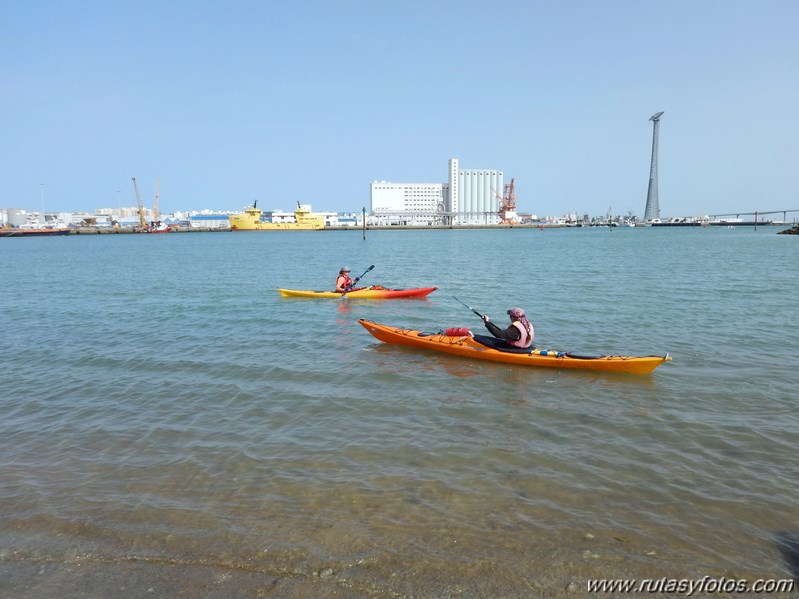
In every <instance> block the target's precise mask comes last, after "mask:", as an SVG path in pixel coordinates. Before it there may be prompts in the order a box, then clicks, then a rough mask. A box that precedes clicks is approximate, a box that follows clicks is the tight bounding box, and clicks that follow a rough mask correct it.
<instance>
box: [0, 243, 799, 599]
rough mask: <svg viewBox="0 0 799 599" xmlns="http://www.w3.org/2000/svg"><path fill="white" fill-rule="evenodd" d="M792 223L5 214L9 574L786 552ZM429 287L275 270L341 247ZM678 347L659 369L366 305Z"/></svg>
mask: <svg viewBox="0 0 799 599" xmlns="http://www.w3.org/2000/svg"><path fill="white" fill-rule="evenodd" d="M778 230H779V229H778V228H775V227H759V228H758V229H757V230H754V229H752V228H746V227H738V228H736V229H723V228H713V227H711V228H709V229H700V228H687V229H640V228H637V229H632V228H628V229H614V230H610V229H570V230H563V229H561V230H545V231H539V230H533V229H513V230H503V231H489V230H467V231H457V230H445V231H369V232H368V233H367V239H366V240H365V241H364V240H362V239H361V232H360V231H357V232H355V231H348V232H338V231H335V232H334V231H325V232H308V233H288V234H286V233H278V234H266V233H252V234H247V233H244V234H242V233H196V234H170V235H139V236H135V235H118V236H116V235H102V236H69V237H66V238H39V239H19V240H8V241H3V242H2V244H0V255H2V257H3V258H4V260H3V264H4V268H3V274H4V282H5V283H4V285H3V287H2V290H0V307H2V314H0V324H2V328H3V331H4V335H3V336H2V338H0V355H2V364H3V369H2V372H3V375H4V376H3V381H4V382H3V386H2V389H3V390H2V392H1V393H0V415H1V416H2V418H0V595H3V596H9V597H41V596H49V595H54V594H60V595H65V596H72V595H70V592H69V591H70V590H74V591H75V593H74V594H75V595H78V591H80V593H83V594H80V595H79V596H82V597H89V598H95V597H98V598H99V597H107V596H111V595H114V596H140V595H144V594H146V595H147V596H154V597H174V596H187V597H188V596H203V597H216V596H219V597H230V596H259V595H260V596H281V597H308V596H315V597H443V596H462V597H482V596H489V597H496V596H506V597H528V596H531V595H533V596H538V595H544V596H558V595H559V594H565V595H568V594H569V593H570V592H573V590H574V589H575V588H576V589H580V590H581V589H584V588H585V583H586V581H587V580H588V579H591V578H622V577H624V578H626V577H634V578H658V577H663V576H666V577H675V578H701V577H702V576H716V577H719V576H727V577H743V578H750V579H755V578H788V577H790V576H791V575H792V573H791V570H790V567H789V564H788V563H787V561H788V560H789V559H790V557H791V556H790V554H788V555H786V554H785V552H784V551H782V552H781V550H780V547H779V545H778V543H777V541H778V539H779V538H780V535H783V536H786V535H787V537H788V538H793V535H797V533H799V518H798V516H799V505H798V503H799V502H797V494H796V481H797V480H799V467H797V460H796V447H797V444H798V442H799V422H798V421H797V417H796V394H795V390H796V388H797V382H799V375H797V370H796V356H797V355H798V354H799V336H797V334H796V330H795V327H796V321H797V320H796V319H797V309H796V299H795V298H796V297H799V282H798V278H797V264H798V263H799V260H797V259H798V258H799V245H797V243H796V241H797V239H796V238H795V237H792V236H784V235H777V234H776V233H777V231H778ZM342 264H349V265H351V266H352V269H353V276H354V275H358V274H361V273H362V272H363V271H364V270H366V268H367V267H368V266H369V265H370V264H375V269H374V270H373V271H371V272H369V273H368V274H367V275H366V276H365V277H364V283H372V284H382V285H385V286H388V287H412V286H426V285H437V286H438V287H439V290H438V291H436V292H435V293H433V294H432V295H431V296H429V298H428V299H426V300H393V301H367V300H341V301H337V300H304V299H289V298H281V297H280V296H279V295H278V294H277V293H276V291H275V288H276V287H278V286H284V287H290V288H313V289H323V288H327V287H330V286H332V284H333V281H334V280H335V275H336V273H337V271H338V268H339V266H341V265H342ZM453 295H454V296H457V297H458V298H460V299H462V300H464V301H465V302H466V303H468V304H470V305H472V306H474V307H475V308H477V309H478V310H480V311H482V312H485V313H488V314H490V315H492V316H493V317H494V319H495V320H497V321H502V320H503V315H504V312H505V310H506V309H507V308H509V307H512V306H516V305H518V306H522V307H524V308H525V309H526V310H527V312H528V315H529V316H530V317H531V320H532V321H533V323H534V325H535V328H536V344H537V345H539V346H544V347H550V348H552V349H563V350H570V351H581V352H585V353H621V354H628V355H635V354H640V355H648V354H664V353H666V352H668V353H670V355H671V356H673V358H674V361H673V362H670V363H667V364H665V365H663V366H661V367H660V368H658V369H657V370H656V371H655V372H654V373H653V374H652V375H649V376H643V377H640V376H631V375H613V374H601V373H591V372H577V371H568V370H564V371H561V370H556V369H534V368H530V369H524V368H518V367H508V366H505V365H501V364H491V363H482V362H475V361H470V360H465V359H462V358H456V357H451V356H446V355H439V354H428V353H424V352H421V351H418V350H414V349H411V348H403V347H394V346H387V345H383V344H380V343H379V342H377V341H376V340H375V339H373V338H372V337H371V336H369V335H368V334H367V333H366V331H364V330H363V328H362V327H361V326H360V325H359V324H358V323H357V320H358V319H359V318H366V319H370V320H374V321H376V322H383V323H386V324H393V325H398V326H407V327H412V328H418V329H422V330H437V329H439V328H445V327H449V326H469V327H472V328H473V329H474V330H475V331H479V330H480V329H481V328H482V324H481V323H480V321H479V319H478V318H477V317H476V316H475V315H474V314H472V313H471V312H469V311H468V310H467V309H465V308H464V307H463V306H462V305H461V304H459V303H458V302H457V301H455V300H454V299H453V297H452V296H453Z"/></svg>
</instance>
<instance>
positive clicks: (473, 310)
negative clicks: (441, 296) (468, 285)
mask: <svg viewBox="0 0 799 599" xmlns="http://www.w3.org/2000/svg"><path fill="white" fill-rule="evenodd" d="M452 297H453V299H455V301H457V302H460V303H461V304H463V305H464V306H466V307H467V308H469V310H471V311H472V312H474V313H475V314H477V315H478V316H479V317H480V318H483V315H482V314H480V313H479V312H478V311H477V310H475V309H474V308H472V307H471V306H470V305H468V304H465V303H463V302H461V300H459V299H458V298H457V297H455V296H454V295H453V296H452Z"/></svg>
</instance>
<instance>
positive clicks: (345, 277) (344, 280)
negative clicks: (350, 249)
mask: <svg viewBox="0 0 799 599" xmlns="http://www.w3.org/2000/svg"><path fill="white" fill-rule="evenodd" d="M352 286H353V282H352V279H350V267H349V266H342V267H341V270H340V271H338V278H337V279H336V291H338V292H339V293H344V292H345V291H349V290H350V289H351V288H352Z"/></svg>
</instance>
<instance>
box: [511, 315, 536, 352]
mask: <svg viewBox="0 0 799 599" xmlns="http://www.w3.org/2000/svg"><path fill="white" fill-rule="evenodd" d="M511 324H513V326H515V327H516V328H517V329H519V333H520V334H521V336H520V337H519V340H518V341H511V340H510V339H508V340H507V341H508V343H510V344H511V345H512V346H513V347H521V348H522V349H527V348H528V347H530V346H531V345H532V344H533V338H532V336H530V335H528V334H527V329H526V328H524V325H523V324H522V323H520V322H519V321H518V320H514V321H513V323H511ZM530 328H531V329H532V328H533V325H532V324H531V325H530ZM534 334H535V333H534Z"/></svg>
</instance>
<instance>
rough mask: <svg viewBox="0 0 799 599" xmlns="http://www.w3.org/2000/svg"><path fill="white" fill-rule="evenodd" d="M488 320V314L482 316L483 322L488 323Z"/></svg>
mask: <svg viewBox="0 0 799 599" xmlns="http://www.w3.org/2000/svg"><path fill="white" fill-rule="evenodd" d="M489 320H491V319H490V318H489V317H488V314H483V322H488V321H489Z"/></svg>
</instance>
